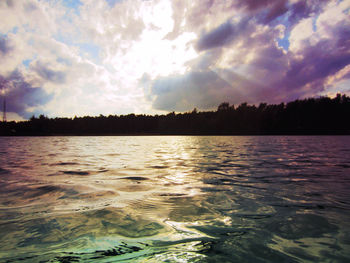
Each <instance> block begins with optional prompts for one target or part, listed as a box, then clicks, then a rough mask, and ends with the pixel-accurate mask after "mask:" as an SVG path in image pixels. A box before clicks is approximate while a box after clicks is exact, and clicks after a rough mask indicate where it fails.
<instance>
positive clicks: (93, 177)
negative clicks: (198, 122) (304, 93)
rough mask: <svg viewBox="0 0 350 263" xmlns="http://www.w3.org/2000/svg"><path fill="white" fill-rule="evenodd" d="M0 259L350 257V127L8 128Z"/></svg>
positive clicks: (1, 153)
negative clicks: (134, 131) (165, 131)
mask: <svg viewBox="0 0 350 263" xmlns="http://www.w3.org/2000/svg"><path fill="white" fill-rule="evenodd" d="M0 234H1V235H0V244H1V245H0V261H1V262H119V261H121V262H350V136H305V137H303V136H265V137H264V136H261V137H260V136H117V137H0Z"/></svg>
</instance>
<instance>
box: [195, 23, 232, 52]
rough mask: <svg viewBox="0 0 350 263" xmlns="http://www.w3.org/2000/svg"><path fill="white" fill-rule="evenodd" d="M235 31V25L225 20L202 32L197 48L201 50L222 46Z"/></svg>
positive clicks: (230, 38)
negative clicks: (215, 26)
mask: <svg viewBox="0 0 350 263" xmlns="http://www.w3.org/2000/svg"><path fill="white" fill-rule="evenodd" d="M235 31H236V29H235V27H234V26H233V25H232V24H231V23H230V22H226V23H224V24H222V25H220V26H219V27H217V28H215V29H214V30H213V31H211V32H209V33H207V34H204V35H203V36H202V37H201V38H200V39H199V41H198V43H197V49H198V50H199V51H201V50H205V49H211V48H215V47H220V46H223V45H225V44H227V43H228V42H230V41H231V40H232V38H233V36H234V33H235Z"/></svg>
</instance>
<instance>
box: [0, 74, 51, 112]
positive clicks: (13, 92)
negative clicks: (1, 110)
mask: <svg viewBox="0 0 350 263" xmlns="http://www.w3.org/2000/svg"><path fill="white" fill-rule="evenodd" d="M0 85H1V89H2V91H3V94H4V96H5V97H6V102H7V103H6V104H7V111H8V112H14V113H17V114H19V115H20V116H22V117H24V118H29V117H30V116H31V115H33V114H38V113H39V112H37V111H35V109H36V108H37V107H40V106H43V105H45V104H46V103H47V102H49V101H50V100H51V99H52V98H53V96H52V94H48V93H47V92H46V91H45V90H43V89H42V88H40V87H33V86H32V85H31V84H30V83H29V82H27V81H26V80H25V78H24V77H23V75H22V73H20V72H19V71H14V72H12V73H11V74H10V75H9V76H7V77H5V76H1V75H0Z"/></svg>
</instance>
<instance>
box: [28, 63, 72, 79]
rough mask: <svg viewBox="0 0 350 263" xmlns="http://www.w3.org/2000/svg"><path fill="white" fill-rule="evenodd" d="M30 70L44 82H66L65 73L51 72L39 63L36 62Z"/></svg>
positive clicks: (47, 67)
mask: <svg viewBox="0 0 350 263" xmlns="http://www.w3.org/2000/svg"><path fill="white" fill-rule="evenodd" d="M32 69H33V70H34V71H35V72H36V73H38V75H39V76H40V77H42V78H43V79H44V80H47V81H51V82H53V83H57V84H62V83H64V82H65V80H66V73H65V72H63V71H59V70H52V69H50V67H49V66H48V65H45V64H43V63H40V62H36V63H35V65H33V66H32Z"/></svg>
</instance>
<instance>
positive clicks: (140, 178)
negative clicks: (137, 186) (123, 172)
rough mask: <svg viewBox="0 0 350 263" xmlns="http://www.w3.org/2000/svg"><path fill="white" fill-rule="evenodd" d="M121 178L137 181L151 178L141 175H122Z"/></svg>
mask: <svg viewBox="0 0 350 263" xmlns="http://www.w3.org/2000/svg"><path fill="white" fill-rule="evenodd" d="M119 179H125V180H135V181H144V180H149V178H147V177H141V176H128V177H122V178H119Z"/></svg>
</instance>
